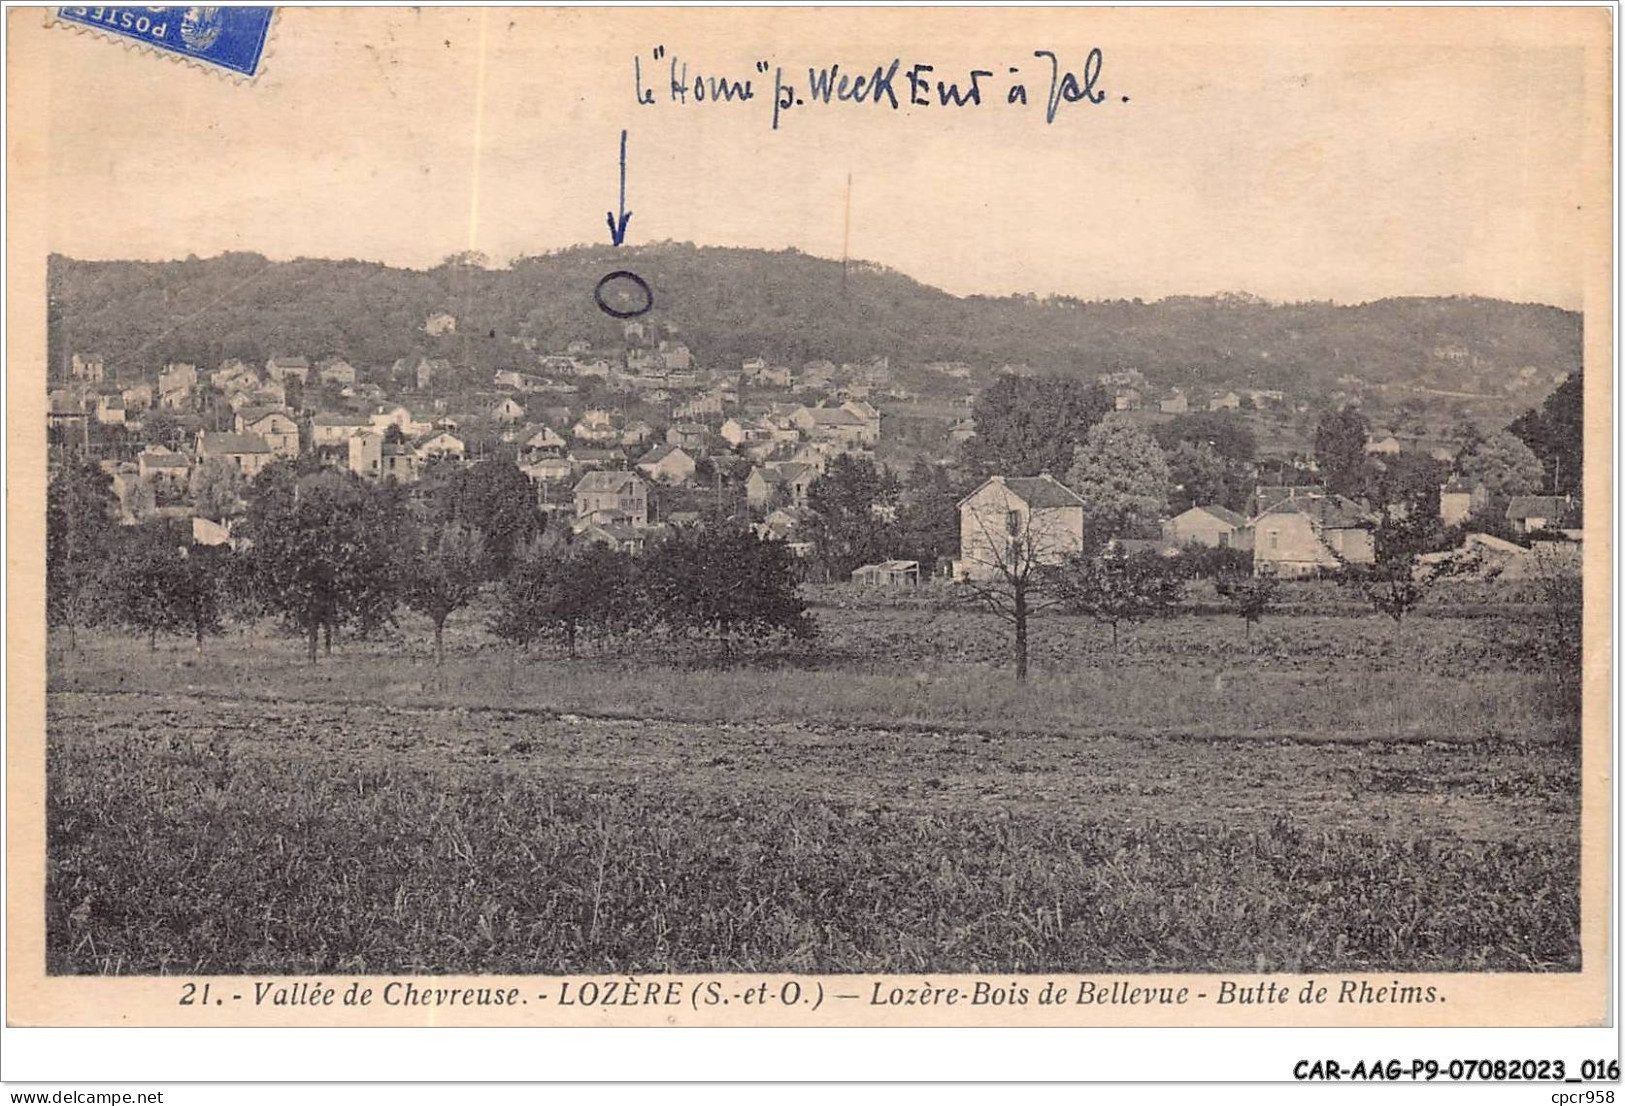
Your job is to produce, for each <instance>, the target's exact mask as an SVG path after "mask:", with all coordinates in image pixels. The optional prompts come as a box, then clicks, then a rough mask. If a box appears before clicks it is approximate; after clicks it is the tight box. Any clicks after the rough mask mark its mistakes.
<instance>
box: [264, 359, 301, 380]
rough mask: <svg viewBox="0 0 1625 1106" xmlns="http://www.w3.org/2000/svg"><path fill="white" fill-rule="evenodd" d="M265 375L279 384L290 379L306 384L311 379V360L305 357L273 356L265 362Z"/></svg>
mask: <svg viewBox="0 0 1625 1106" xmlns="http://www.w3.org/2000/svg"><path fill="white" fill-rule="evenodd" d="M265 375H266V376H268V377H270V378H271V379H272V380H274V381H276V382H277V383H278V384H284V385H285V384H287V383H288V381H290V380H297V381H299V383H301V384H304V383H305V382H306V381H308V380H309V379H310V362H309V361H306V360H305V359H304V358H303V357H273V358H271V359H270V360H269V361H267V362H266V363H265Z"/></svg>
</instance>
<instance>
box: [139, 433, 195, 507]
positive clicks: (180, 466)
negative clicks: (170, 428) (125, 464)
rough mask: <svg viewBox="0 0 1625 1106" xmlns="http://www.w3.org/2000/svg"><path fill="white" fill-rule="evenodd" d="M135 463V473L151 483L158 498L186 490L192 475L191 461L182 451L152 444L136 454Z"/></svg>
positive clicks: (176, 494)
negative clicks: (178, 451)
mask: <svg viewBox="0 0 1625 1106" xmlns="http://www.w3.org/2000/svg"><path fill="white" fill-rule="evenodd" d="M135 463H136V474H137V475H138V476H139V477H140V478H141V479H142V480H145V481H147V482H148V483H149V484H151V485H152V488H153V491H154V493H158V494H160V498H167V497H169V496H178V495H182V494H184V493H185V492H186V489H187V485H188V483H189V482H190V479H191V475H192V462H191V460H190V459H188V458H187V456H186V455H185V454H184V453H177V452H175V451H174V450H172V449H165V448H164V447H163V446H161V445H152V446H148V447H147V448H146V449H143V450H142V451H141V452H140V453H138V454H136V457H135Z"/></svg>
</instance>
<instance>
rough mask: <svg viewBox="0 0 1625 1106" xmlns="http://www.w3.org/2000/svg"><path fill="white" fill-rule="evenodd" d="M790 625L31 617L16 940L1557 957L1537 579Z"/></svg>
mask: <svg viewBox="0 0 1625 1106" xmlns="http://www.w3.org/2000/svg"><path fill="white" fill-rule="evenodd" d="M821 598H823V599H824V600H825V605H822V606H820V607H819V608H818V609H817V611H816V614H817V617H818V620H819V625H820V631H821V633H820V641H819V644H818V646H817V649H816V652H814V651H802V652H797V653H790V654H784V655H778V656H771V657H766V658H762V659H759V660H758V661H757V662H756V663H754V664H752V665H749V666H743V667H737V668H719V667H716V666H714V665H713V664H711V663H709V661H708V660H707V659H706V658H705V657H703V656H695V657H677V658H674V659H673V658H667V659H664V660H662V659H656V658H652V657H649V656H636V655H627V654H625V652H624V650H621V651H613V650H606V652H605V655H602V656H587V657H583V658H580V659H577V660H574V661H571V660H568V659H565V658H563V657H560V656H554V655H552V654H551V653H545V652H544V653H540V654H538V655H536V656H534V657H532V658H530V659H528V660H527V661H525V662H524V663H518V664H515V663H513V662H512V661H511V659H510V657H509V655H508V654H507V652H506V651H504V650H501V649H499V648H497V647H496V646H495V645H494V644H493V643H491V642H489V641H487V640H486V639H485V637H484V635H483V633H482V632H481V631H480V630H479V629H478V618H477V616H469V617H465V618H464V619H463V620H462V622H461V624H460V625H457V626H454V629H455V631H456V632H455V634H454V641H453V653H452V656H451V658H450V659H449V660H448V664H447V666H446V667H445V668H444V669H436V668H435V667H434V666H433V665H432V664H430V663H428V657H427V653H428V650H427V642H426V638H425V636H424V635H422V634H421V633H420V631H421V627H417V626H414V625H412V624H404V625H403V627H402V631H401V634H400V636H399V637H397V638H395V639H392V640H386V641H377V642H358V641H341V642H340V643H339V646H338V648H337V650H336V651H335V653H334V655H333V656H332V657H330V658H323V661H322V663H320V664H318V665H317V666H315V667H314V668H311V667H309V666H307V665H305V664H304V663H303V662H302V661H301V660H300V658H299V644H298V643H297V642H294V641H291V640H288V639H285V638H282V637H279V636H277V635H276V634H274V633H273V632H271V631H270V630H269V629H268V628H262V629H259V630H256V631H253V632H250V633H246V634H241V633H234V634H233V635H229V636H228V637H227V638H226V639H223V640H220V641H216V642H210V643H209V646H208V649H207V651H206V652H205V654H204V656H202V657H201V658H200V657H197V656H195V655H194V654H192V653H191V652H190V651H189V650H186V649H184V648H182V647H180V646H175V647H173V648H161V649H160V650H159V651H158V652H157V653H148V652H147V650H146V648H145V646H144V644H139V643H135V642H132V641H129V640H127V639H122V638H115V637H110V636H101V635H86V637H85V642H84V648H83V650H82V651H81V652H79V653H77V654H72V655H69V654H65V653H56V654H53V658H52V667H51V673H50V680H51V694H50V696H49V699H48V709H49V735H48V737H49V741H48V749H49V752H48V756H49V763H48V772H49V786H48V831H49V852H50V870H49V894H48V900H49V913H48V925H47V938H48V950H49V966H50V968H51V970H52V971H55V972H110V973H150V972H205V971H220V972H336V971H350V972H362V971H368V972H394V971H425V972H440V971H503V972H507V971H515V972H587V971H615V972H631V971H640V972H648V971H664V970H728V969H739V970H796V971H810V970H821V971H945V970H950V969H952V970H961V971H985V972H990V971H1050V970H1075V971H1084V970H1097V969H1114V970H1118V969H1120V970H1247V971H1253V970H1259V971H1271V970H1278V971H1294V970H1302V971H1327V970H1360V969H1370V970H1395V971H1398V970H1407V969H1437V970H1507V971H1526V970H1556V969H1565V970H1572V969H1573V968H1575V967H1577V966H1578V957H1579V951H1578V950H1579V938H1578V886H1579V878H1578V860H1579V851H1578V812H1579V754H1578V746H1577V742H1576V741H1575V740H1574V736H1575V735H1574V727H1573V722H1572V720H1564V719H1562V718H1561V717H1557V718H1555V719H1554V717H1553V714H1552V711H1551V710H1550V709H1549V706H1550V701H1551V698H1552V696H1551V694H1550V685H1551V684H1552V683H1553V680H1552V676H1551V673H1550V672H1548V671H1546V670H1545V669H1543V668H1542V667H1541V664H1540V663H1539V660H1538V650H1536V649H1534V647H1533V645H1534V642H1535V641H1536V637H1537V629H1536V624H1535V620H1536V619H1537V617H1538V613H1537V612H1532V611H1524V610H1520V609H1516V608H1509V609H1507V610H1504V611H1488V612H1479V615H1478V616H1477V617H1472V618H1453V617H1444V616H1443V615H1442V614H1440V613H1437V612H1435V613H1433V614H1429V615H1424V616H1421V617H1418V618H1416V619H1414V620H1413V621H1412V622H1410V623H1408V624H1407V626H1406V627H1405V629H1404V631H1403V633H1402V634H1401V635H1400V636H1399V637H1398V638H1397V639H1396V638H1395V637H1394V635H1393V634H1392V632H1391V628H1390V626H1389V625H1388V624H1386V623H1384V622H1382V621H1380V620H1378V619H1375V618H1372V617H1370V616H1366V615H1360V614H1358V613H1355V612H1354V611H1347V612H1342V613H1336V612H1333V613H1325V614H1302V615H1296V616H1293V617H1283V618H1278V619H1274V620H1271V621H1267V622H1266V623H1265V624H1264V626H1263V627H1262V631H1261V632H1260V631H1255V633H1254V635H1253V639H1252V640H1251V641H1247V640H1245V639H1244V638H1243V636H1242V627H1241V624H1240V622H1239V620H1236V619H1233V618H1231V619H1221V618H1217V617H1198V616H1193V615H1187V616H1183V617H1180V618H1176V619H1171V620H1168V621H1166V622H1162V623H1155V624H1149V625H1147V626H1144V627H1141V628H1140V629H1139V630H1137V631H1136V632H1135V633H1134V634H1133V635H1131V637H1130V639H1129V640H1127V641H1126V642H1125V647H1124V649H1123V650H1122V651H1121V652H1120V653H1113V652H1112V651H1111V650H1110V647H1109V640H1108V638H1107V635H1106V634H1105V632H1104V631H1103V630H1102V629H1101V628H1099V627H1096V626H1093V625H1092V624H1090V623H1087V622H1082V621H1079V620H1075V619H1061V618H1054V619H1047V620H1041V621H1040V622H1038V623H1036V624H1035V627H1036V629H1037V634H1036V635H1035V640H1034V647H1035V650H1034V655H1035V673H1034V679H1033V681H1032V682H1031V683H1030V684H1029V685H1028V686H1026V687H1024V688H1023V687H1018V686H1016V685H1015V684H1014V681H1013V680H1012V679H1011V677H1010V674H1009V671H1008V669H1007V668H1005V667H1001V666H1002V665H1003V664H1004V663H1005V662H1004V658H1003V634H1002V628H1001V626H1000V624H998V623H997V622H995V621H993V620H992V619H991V618H989V617H988V616H986V615H981V614H976V613H974V612H966V611H962V610H954V609H950V608H947V607H941V608H938V607H934V606H933V605H931V604H928V603H927V604H916V605H912V606H911V605H907V604H903V605H898V604H893V603H890V602H885V601H871V600H861V601H860V600H856V599H853V598H852V597H851V596H850V593H845V594H841V593H826V594H825V595H823V596H821Z"/></svg>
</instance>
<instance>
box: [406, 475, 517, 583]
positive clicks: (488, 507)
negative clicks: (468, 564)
mask: <svg viewBox="0 0 1625 1106" xmlns="http://www.w3.org/2000/svg"><path fill="white" fill-rule="evenodd" d="M426 483H427V484H428V485H429V488H428V498H429V500H430V503H431V510H432V512H433V514H434V515H435V517H437V518H438V519H439V520H441V521H443V522H458V523H461V524H462V525H464V526H467V527H470V528H472V529H474V530H477V531H479V533H480V536H481V538H482V539H483V540H484V548H485V557H486V569H487V574H488V576H489V577H490V578H492V579H497V578H500V577H502V576H504V575H506V574H507V571H508V567H509V565H510V563H511V561H512V558H513V551H514V549H515V548H517V547H518V546H520V545H521V544H523V543H525V542H527V541H530V540H531V539H533V538H535V537H536V536H537V535H538V534H540V533H541V532H542V527H543V518H542V513H541V511H540V510H539V509H538V508H537V504H536V489H535V487H534V486H533V485H532V484H531V482H530V478H529V477H528V476H526V475H525V474H524V473H523V472H521V471H520V470H519V466H518V465H516V464H514V462H513V461H511V460H507V459H502V460H494V459H493V460H486V461H481V462H479V463H478V464H476V465H473V466H472V467H469V468H460V467H458V468H446V469H440V470H437V472H436V473H435V474H433V475H432V476H431V477H430V478H429V479H428V480H427V481H426Z"/></svg>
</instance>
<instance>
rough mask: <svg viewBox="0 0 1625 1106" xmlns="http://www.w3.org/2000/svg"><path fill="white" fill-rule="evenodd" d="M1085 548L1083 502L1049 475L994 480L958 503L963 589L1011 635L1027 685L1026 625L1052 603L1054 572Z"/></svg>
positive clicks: (1019, 678) (1019, 674) (1018, 671)
mask: <svg viewBox="0 0 1625 1106" xmlns="http://www.w3.org/2000/svg"><path fill="white" fill-rule="evenodd" d="M1082 544H1083V503H1082V500H1080V499H1078V497H1077V496H1076V495H1074V494H1073V493H1072V492H1071V491H1070V490H1069V489H1067V488H1066V487H1065V486H1064V485H1062V484H1061V483H1059V482H1058V481H1056V480H1054V479H1053V478H1051V477H1049V476H1047V475H1045V476H1031V477H993V478H992V479H990V480H988V481H987V482H986V483H984V484H983V485H982V486H981V487H979V488H978V489H976V491H974V492H972V493H971V494H970V495H969V496H966V497H965V499H964V500H963V501H962V502H961V503H960V562H959V563H960V569H959V578H960V582H961V584H962V585H963V586H964V587H965V588H966V589H968V590H969V591H970V593H971V594H972V595H973V596H974V597H975V598H976V600H977V602H979V603H980V604H981V605H982V606H983V607H985V608H987V609H988V610H990V611H992V612H993V613H994V614H996V615H998V616H999V617H1000V618H1002V619H1004V620H1005V621H1006V622H1008V623H1010V626H1011V629H1012V630H1013V631H1014V635H1015V641H1014V647H1015V662H1016V680H1017V681H1018V682H1021V683H1025V682H1026V680H1027V668H1028V663H1027V658H1028V624H1029V622H1030V621H1031V619H1032V618H1033V617H1034V616H1035V615H1038V614H1040V613H1042V612H1043V611H1046V610H1048V609H1049V608H1050V607H1052V606H1054V605H1055V602H1056V597H1055V596H1054V595H1053V594H1052V593H1051V592H1050V591H1049V590H1048V589H1047V588H1046V587H1045V582H1046V576H1047V575H1048V573H1049V571H1050V569H1051V568H1052V567H1053V566H1054V565H1056V564H1057V563H1059V562H1060V561H1062V560H1063V559H1064V558H1065V557H1067V556H1069V555H1071V554H1074V553H1076V552H1077V551H1078V550H1079V549H1080V548H1082Z"/></svg>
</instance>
